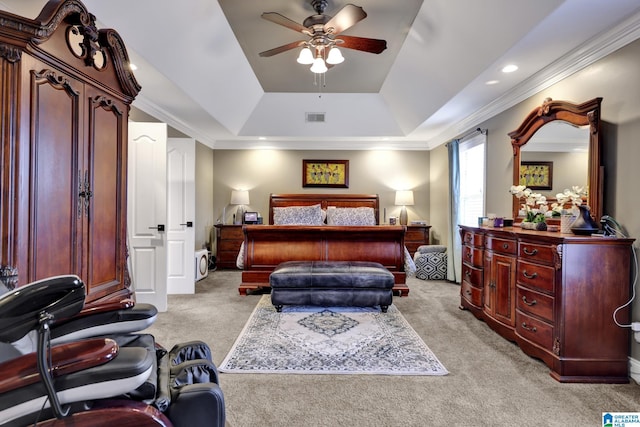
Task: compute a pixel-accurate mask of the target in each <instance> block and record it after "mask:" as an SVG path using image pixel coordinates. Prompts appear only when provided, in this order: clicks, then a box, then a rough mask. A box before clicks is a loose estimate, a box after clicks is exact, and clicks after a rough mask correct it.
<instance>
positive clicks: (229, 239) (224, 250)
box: [215, 224, 244, 268]
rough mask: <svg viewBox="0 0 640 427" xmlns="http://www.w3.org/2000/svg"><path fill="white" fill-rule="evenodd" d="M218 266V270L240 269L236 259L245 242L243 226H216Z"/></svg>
mask: <svg viewBox="0 0 640 427" xmlns="http://www.w3.org/2000/svg"><path fill="white" fill-rule="evenodd" d="M215 227H216V265H217V267H218V268H238V267H236V259H237V258H238V252H239V251H240V246H241V245H242V242H243V241H244V233H243V232H242V225H234V224H229V225H225V224H216V226H215Z"/></svg>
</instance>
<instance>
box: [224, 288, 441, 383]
mask: <svg viewBox="0 0 640 427" xmlns="http://www.w3.org/2000/svg"><path fill="white" fill-rule="evenodd" d="M219 371H220V372H225V373H278V374H378V375H446V374H448V372H447V370H446V369H445V367H444V366H443V365H442V363H440V361H439V360H438V358H437V357H436V356H435V354H433V352H432V351H431V350H430V349H429V347H427V345H426V344H425V343H424V341H422V339H421V338H420V336H419V335H418V334H417V333H416V332H415V331H414V330H413V328H412V327H411V326H410V325H409V323H407V321H406V319H405V318H404V317H403V316H402V314H400V312H399V311H398V309H397V308H396V306H395V305H391V306H390V307H389V310H388V312H387V313H382V312H380V310H379V309H377V308H355V307H310V306H285V307H284V308H283V310H282V312H281V313H278V312H277V311H276V310H275V308H274V307H273V305H272V304H271V296H270V295H263V296H262V298H261V299H260V301H259V302H258V305H257V306H256V308H255V310H254V311H253V313H252V314H251V317H250V318H249V320H248V321H247V324H246V325H245V327H244V329H243V331H242V332H241V334H240V336H239V337H238V339H237V340H236V342H235V344H234V345H233V347H232V348H231V350H230V351H229V354H227V356H226V357H225V359H224V361H223V362H222V363H221V364H220V366H219Z"/></svg>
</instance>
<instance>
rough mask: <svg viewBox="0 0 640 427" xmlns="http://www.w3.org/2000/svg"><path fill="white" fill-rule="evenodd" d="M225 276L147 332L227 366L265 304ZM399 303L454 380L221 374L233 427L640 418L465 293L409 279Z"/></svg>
mask: <svg viewBox="0 0 640 427" xmlns="http://www.w3.org/2000/svg"><path fill="white" fill-rule="evenodd" d="M240 282H241V277H240V272H239V271H231V270H220V271H216V272H214V273H213V274H209V277H208V278H206V279H204V280H201V281H199V282H198V283H197V284H196V294H195V295H170V296H169V311H168V312H166V313H160V315H159V316H158V320H157V321H156V323H155V324H154V325H153V326H152V327H151V328H149V329H148V330H147V331H148V332H150V333H153V334H154V335H155V336H156V338H157V340H158V342H159V343H161V344H164V345H165V346H167V347H169V348H170V347H171V346H173V345H174V344H175V343H178V342H184V341H190V340H197V339H200V340H203V341H205V342H206V343H208V344H209V345H210V346H211V349H212V352H213V359H214V362H215V363H216V364H217V365H218V366H219V364H220V362H221V361H222V359H223V358H224V357H225V355H226V354H227V353H228V352H229V350H230V349H231V347H232V346H233V343H234V342H235V340H236V338H237V337H238V335H239V334H240V332H241V331H242V329H243V328H244V325H245V324H246V322H247V320H248V319H249V317H250V316H251V313H252V312H253V310H254V308H255V306H256V304H257V303H258V300H259V299H260V297H259V296H251V295H250V296H240V295H239V293H238V285H239V284H240ZM407 284H408V286H409V288H410V289H411V291H410V293H409V296H408V297H402V298H394V299H393V304H394V305H395V306H396V307H397V308H398V309H399V310H400V312H401V313H402V315H403V316H404V318H405V319H406V320H407V321H408V322H409V324H410V325H411V326H412V327H413V329H414V330H415V331H416V332H417V333H418V335H420V336H421V337H422V339H423V340H425V341H426V342H427V343H428V344H429V348H431V350H433V352H434V353H435V354H436V355H437V356H438V359H439V360H440V361H441V362H442V363H443V364H444V365H445V366H446V367H447V369H448V370H449V375H445V376H393V375H279V374H270V375H264V374H242V375H236V374H221V376H220V377H221V378H220V383H221V384H220V385H221V387H222V390H223V392H224V396H225V402H226V410H227V421H228V424H229V425H230V426H231V427H253V426H256V427H257V426H261V427H271V426H274V427H275V426H278V427H280V426H283V427H289V426H305V427H324V426H332V427H333V426H350V427H369V426H374V425H375V426H376V427H395V426H402V427H405V426H416V427H418V426H420V427H424V426H445V425H446V426H489V425H490V426H496V427H502V426H505V427H506V426H510V427H511V426H519V427H521V426H522V427H529V426H531V427H540V426H545V427H547V426H554V427H555V426H558V427H567V426H569V427H573V426H576V427H577V426H581V427H582V426H601V425H602V412H607V411H609V412H629V411H636V412H637V411H640V386H638V385H637V384H635V383H631V384H561V383H559V382H557V381H555V380H554V379H553V378H551V377H550V376H549V369H548V368H547V367H546V366H545V365H544V364H543V363H541V362H540V361H538V360H536V359H533V358H531V357H529V356H527V355H525V354H524V353H522V351H520V349H519V348H518V347H517V346H516V345H514V344H513V343H511V342H509V341H506V340H505V339H503V338H501V337H500V336H499V335H497V334H496V333H495V332H494V331H492V330H491V329H490V328H489V327H488V326H487V325H486V324H485V323H484V322H481V321H478V320H477V319H476V318H475V317H473V315H472V314H471V313H469V312H468V311H464V310H460V309H459V308H458V306H459V303H460V287H459V286H458V285H455V284H450V283H447V282H440V281H423V280H419V279H415V278H410V279H409V280H408V281H407Z"/></svg>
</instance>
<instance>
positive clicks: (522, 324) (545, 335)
mask: <svg viewBox="0 0 640 427" xmlns="http://www.w3.org/2000/svg"><path fill="white" fill-rule="evenodd" d="M516 333H517V334H518V335H520V336H521V337H523V338H525V339H527V340H529V341H531V342H533V343H535V344H538V345H539V346H541V347H544V348H545V349H546V350H549V351H552V347H553V326H551V325H550V324H548V323H546V322H543V321H542V320H538V319H534V318H533V317H531V316H529V315H527V314H526V313H523V312H522V311H520V310H516Z"/></svg>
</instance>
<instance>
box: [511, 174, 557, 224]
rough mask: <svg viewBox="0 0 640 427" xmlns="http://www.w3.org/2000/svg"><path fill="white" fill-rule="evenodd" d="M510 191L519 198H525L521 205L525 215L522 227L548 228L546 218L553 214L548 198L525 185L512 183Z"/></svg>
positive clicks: (521, 210)
mask: <svg viewBox="0 0 640 427" xmlns="http://www.w3.org/2000/svg"><path fill="white" fill-rule="evenodd" d="M509 192H510V193H511V194H513V196H514V197H516V198H517V199H518V200H520V199H524V203H522V204H521V205H520V208H521V209H520V212H521V213H522V214H523V215H524V219H523V220H522V224H521V227H522V228H524V229H529V230H540V231H544V230H546V229H547V222H546V218H547V216H548V215H550V214H551V211H550V210H549V206H548V205H547V198H546V197H545V196H543V195H542V194H540V193H534V192H533V191H532V190H531V189H530V188H527V187H525V186H524V185H512V186H511V188H510V189H509Z"/></svg>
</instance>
